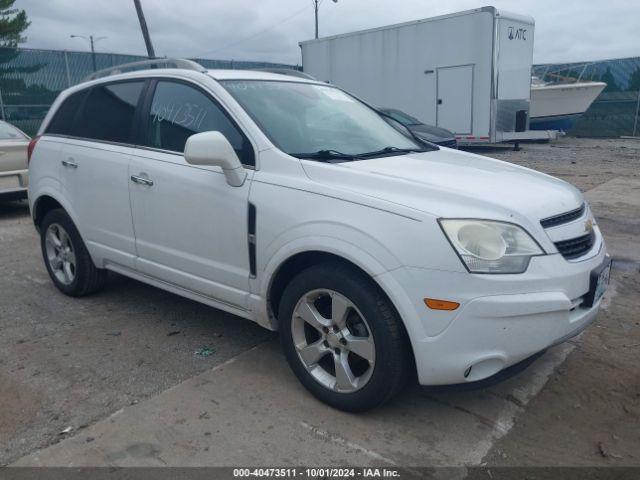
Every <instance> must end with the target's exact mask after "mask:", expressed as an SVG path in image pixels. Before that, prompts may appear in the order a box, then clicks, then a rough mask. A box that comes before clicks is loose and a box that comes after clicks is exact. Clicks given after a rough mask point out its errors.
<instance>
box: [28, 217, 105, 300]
mask: <svg viewBox="0 0 640 480" xmlns="http://www.w3.org/2000/svg"><path fill="white" fill-rule="evenodd" d="M40 247H41V249H42V258H43V259H44V264H45V266H46V268H47V271H48V272H49V276H50V277H51V280H52V281H53V283H54V285H55V286H56V287H57V288H58V290H60V291H61V292H62V293H64V294H65V295H69V296H72V297H82V296H85V295H89V294H91V293H94V292H97V291H98V290H100V289H101V288H102V287H103V285H104V283H105V280H106V277H107V272H106V270H103V269H100V268H97V267H96V266H95V264H94V263H93V260H91V256H90V255H89V252H88V251H87V247H86V246H85V244H84V242H83V241H82V238H81V237H80V233H79V232H78V229H77V228H76V226H75V225H74V223H73V221H72V220H71V218H70V217H69V215H67V213H66V212H65V211H64V210H62V209H55V210H51V211H50V212H48V213H47V214H46V215H45V217H44V218H43V219H42V222H41V223H40Z"/></svg>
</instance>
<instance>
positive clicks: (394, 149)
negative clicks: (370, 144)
mask: <svg viewBox="0 0 640 480" xmlns="http://www.w3.org/2000/svg"><path fill="white" fill-rule="evenodd" d="M426 151H427V149H425V148H398V147H384V148H382V149H380V150H375V151H373V152H366V153H359V154H358V155H354V157H356V158H370V157H375V156H376V155H386V154H389V153H413V152H426Z"/></svg>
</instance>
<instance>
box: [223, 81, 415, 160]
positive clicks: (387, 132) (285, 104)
mask: <svg viewBox="0 0 640 480" xmlns="http://www.w3.org/2000/svg"><path fill="white" fill-rule="evenodd" d="M221 83H222V85H223V86H224V87H225V88H226V89H227V90H228V91H229V92H230V93H231V95H233V96H234V98H235V99H236V100H237V101H238V102H239V103H240V104H241V105H242V106H243V108H244V109H245V110H246V111H247V113H249V115H251V117H252V118H253V119H254V120H255V122H256V123H257V124H258V126H259V127H260V128H261V129H262V131H263V132H264V133H265V134H266V135H267V136H268V137H269V139H270V140H271V141H272V142H273V143H274V144H275V145H276V146H277V147H278V148H279V149H280V150H282V151H283V152H286V153H288V154H290V155H294V156H299V157H305V156H311V155H309V154H316V155H315V157H314V158H319V157H318V155H317V154H319V153H323V152H324V153H325V154H326V153H331V154H332V156H333V158H342V159H346V158H348V156H350V155H367V154H369V156H375V155H389V154H391V152H395V153H398V152H399V151H421V150H423V149H424V145H420V144H418V143H417V142H416V141H414V140H412V139H410V138H408V137H407V136H405V135H403V134H402V133H400V132H399V131H398V130H396V129H395V128H393V127H392V126H391V125H389V124H388V123H387V122H386V121H385V120H384V119H383V118H382V117H381V116H380V115H379V114H378V113H377V112H376V111H375V110H373V109H372V108H370V107H368V106H367V105H365V104H364V103H362V102H360V101H359V100H357V99H355V98H353V97H352V96H350V95H348V94H346V93H344V92H343V91H342V90H339V89H337V88H335V87H331V86H324V85H315V84H310V83H295V82H281V81H263V80H225V81H222V82H221ZM305 154H307V155H305Z"/></svg>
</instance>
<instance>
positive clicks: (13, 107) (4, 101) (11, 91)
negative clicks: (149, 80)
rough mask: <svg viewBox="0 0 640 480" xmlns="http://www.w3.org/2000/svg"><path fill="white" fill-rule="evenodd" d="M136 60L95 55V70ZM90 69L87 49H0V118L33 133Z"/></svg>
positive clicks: (213, 64)
mask: <svg viewBox="0 0 640 480" xmlns="http://www.w3.org/2000/svg"><path fill="white" fill-rule="evenodd" d="M139 60H146V57H142V56H136V55H120V54H115V53H96V54H95V63H96V68H97V69H98V70H100V69H103V68H109V67H113V66H115V65H121V64H123V63H129V62H136V61H139ZM194 60H196V61H197V62H198V63H200V64H201V65H202V66H203V67H205V68H231V69H252V68H295V69H298V68H299V67H298V66H297V65H284V64H279V63H270V62H250V61H234V60H210V59H194ZM92 72H93V59H92V54H91V53H90V52H69V51H61V50H33V49H17V50H16V49H0V118H2V119H3V120H6V121H8V122H10V123H12V124H14V125H15V126H17V127H18V128H20V129H21V130H23V131H24V132H26V133H28V134H29V135H33V134H34V133H35V132H36V131H37V130H38V127H39V126H40V123H41V122H42V119H43V118H44V116H45V115H46V113H47V111H48V110H49V106H50V105H51V104H52V103H53V101H54V100H55V98H56V97H57V95H58V94H59V93H60V92H61V91H62V90H64V89H65V88H68V87H70V86H72V85H75V84H77V83H79V82H80V81H82V79H83V78H85V77H86V76H87V75H89V74H91V73H92Z"/></svg>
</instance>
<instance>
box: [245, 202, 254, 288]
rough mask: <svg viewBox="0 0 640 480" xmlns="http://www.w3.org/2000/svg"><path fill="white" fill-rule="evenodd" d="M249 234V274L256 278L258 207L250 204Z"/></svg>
mask: <svg viewBox="0 0 640 480" xmlns="http://www.w3.org/2000/svg"><path fill="white" fill-rule="evenodd" d="M247 233H248V242H249V273H250V274H251V276H252V277H255V276H256V206H255V205H254V204H253V203H249V212H248V218H247Z"/></svg>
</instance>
